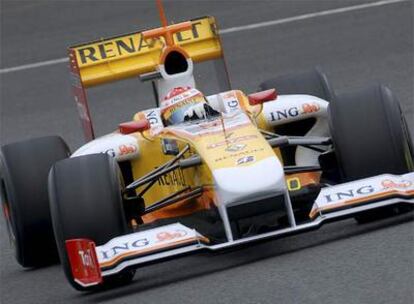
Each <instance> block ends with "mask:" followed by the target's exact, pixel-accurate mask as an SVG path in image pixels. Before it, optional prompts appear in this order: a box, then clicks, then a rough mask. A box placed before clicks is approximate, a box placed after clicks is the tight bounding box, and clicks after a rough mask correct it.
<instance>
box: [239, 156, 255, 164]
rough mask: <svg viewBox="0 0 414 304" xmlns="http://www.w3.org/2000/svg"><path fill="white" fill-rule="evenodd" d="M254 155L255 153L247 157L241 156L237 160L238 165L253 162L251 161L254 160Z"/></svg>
mask: <svg viewBox="0 0 414 304" xmlns="http://www.w3.org/2000/svg"><path fill="white" fill-rule="evenodd" d="M254 159H255V158H254V156H253V155H249V156H245V157H242V158H239V159H238V160H237V161H236V165H237V166H240V165H244V164H247V163H251V162H253V161H254Z"/></svg>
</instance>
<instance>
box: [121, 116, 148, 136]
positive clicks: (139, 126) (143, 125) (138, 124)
mask: <svg viewBox="0 0 414 304" xmlns="http://www.w3.org/2000/svg"><path fill="white" fill-rule="evenodd" d="M150 127H151V125H150V123H149V121H148V120H147V119H141V120H137V121H128V122H123V123H121V124H119V132H121V133H122V134H130V133H134V132H143V131H145V130H148V129H149V128H150Z"/></svg>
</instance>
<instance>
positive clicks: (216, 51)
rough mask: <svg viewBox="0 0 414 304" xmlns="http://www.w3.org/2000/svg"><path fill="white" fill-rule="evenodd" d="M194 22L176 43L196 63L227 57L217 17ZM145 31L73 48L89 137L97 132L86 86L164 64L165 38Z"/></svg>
mask: <svg viewBox="0 0 414 304" xmlns="http://www.w3.org/2000/svg"><path fill="white" fill-rule="evenodd" d="M190 23H191V28H190V29H187V30H183V31H178V32H175V33H174V34H173V40H174V45H176V46H178V47H180V48H182V49H184V51H186V52H187V54H188V55H189V57H191V59H192V61H193V62H195V63H197V62H203V61H208V60H213V59H224V55H223V49H222V45H221V41H220V37H219V34H218V30H217V26H216V21H215V19H214V17H209V16H207V17H201V18H197V19H192V20H190ZM171 26H179V24H174V25H171ZM159 29H160V30H162V29H163V28H162V27H161V28H159ZM156 30H157V29H156ZM152 31H154V30H152ZM144 32H145V31H140V32H134V33H129V34H126V35H121V36H116V37H111V38H108V39H101V40H98V41H93V42H90V43H86V44H81V45H76V46H72V47H70V48H69V64H70V71H71V79H72V92H73V95H74V98H75V102H76V105H77V108H78V112H79V115H80V119H81V122H82V127H83V131H84V135H85V139H86V140H87V141H90V140H92V139H93V138H94V137H95V136H94V131H93V126H92V121H91V115H90V112H89V107H88V103H87V98H86V89H87V88H89V87H93V86H97V85H101V84H105V83H110V82H113V81H117V80H122V79H126V78H131V77H137V76H139V75H142V74H146V73H150V72H154V71H156V68H157V66H158V65H159V64H160V62H161V56H162V52H163V49H164V47H165V39H164V37H158V38H147V39H145V38H144V34H143V33H144Z"/></svg>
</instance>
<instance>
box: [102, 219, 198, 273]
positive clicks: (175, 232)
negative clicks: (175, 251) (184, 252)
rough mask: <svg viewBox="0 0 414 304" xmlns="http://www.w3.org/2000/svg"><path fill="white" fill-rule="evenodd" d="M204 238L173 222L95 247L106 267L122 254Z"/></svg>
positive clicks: (152, 249)
mask: <svg viewBox="0 0 414 304" xmlns="http://www.w3.org/2000/svg"><path fill="white" fill-rule="evenodd" d="M205 240H206V238H205V237H203V236H202V235H201V234H199V233H198V232H197V231H195V230H194V229H190V228H188V227H186V226H184V225H182V224H180V223H175V224H171V225H166V226H162V227H158V228H155V229H149V230H145V231H142V232H136V233H131V234H128V235H124V236H120V237H116V238H114V239H112V240H110V241H109V242H108V243H106V244H105V245H102V246H98V247H96V253H97V257H98V261H99V264H100V266H101V267H107V266H111V265H112V264H114V263H116V262H117V261H119V260H122V257H124V256H133V255H137V256H139V255H141V254H150V253H152V252H157V251H160V250H165V249H166V248H173V247H177V246H184V245H187V244H190V243H194V242H198V241H205Z"/></svg>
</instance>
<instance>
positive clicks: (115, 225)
mask: <svg viewBox="0 0 414 304" xmlns="http://www.w3.org/2000/svg"><path fill="white" fill-rule="evenodd" d="M49 196H50V210H51V214H52V220H53V228H54V232H55V238H56V242H57V247H58V251H59V256H60V260H61V263H62V266H63V269H64V272H65V274H66V276H67V278H68V280H69V282H70V283H71V284H72V286H73V287H74V288H76V289H78V290H89V289H91V288H94V287H91V288H85V287H82V286H81V285H79V284H78V283H76V282H75V281H74V279H73V276H72V271H71V267H70V264H69V260H68V257H67V253H66V249H65V241H66V240H69V239H76V238H86V239H90V240H92V241H94V242H95V244H96V245H97V246H99V245H102V244H104V243H106V242H108V241H109V240H110V239H112V238H114V237H116V236H119V235H122V234H126V233H128V232H129V229H128V226H127V223H126V220H125V215H124V211H123V205H122V198H121V177H120V173H119V167H118V164H117V163H116V161H115V160H114V159H113V158H112V157H111V156H109V155H107V154H92V155H86V156H80V157H75V158H70V159H66V160H63V161H60V162H57V163H56V164H55V165H54V166H53V167H52V169H51V171H50V174H49ZM133 275H134V272H133V271H126V272H123V273H121V274H119V275H115V276H112V277H110V278H104V286H109V285H111V286H112V285H114V284H119V283H127V282H129V281H131V280H132V278H133Z"/></svg>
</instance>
